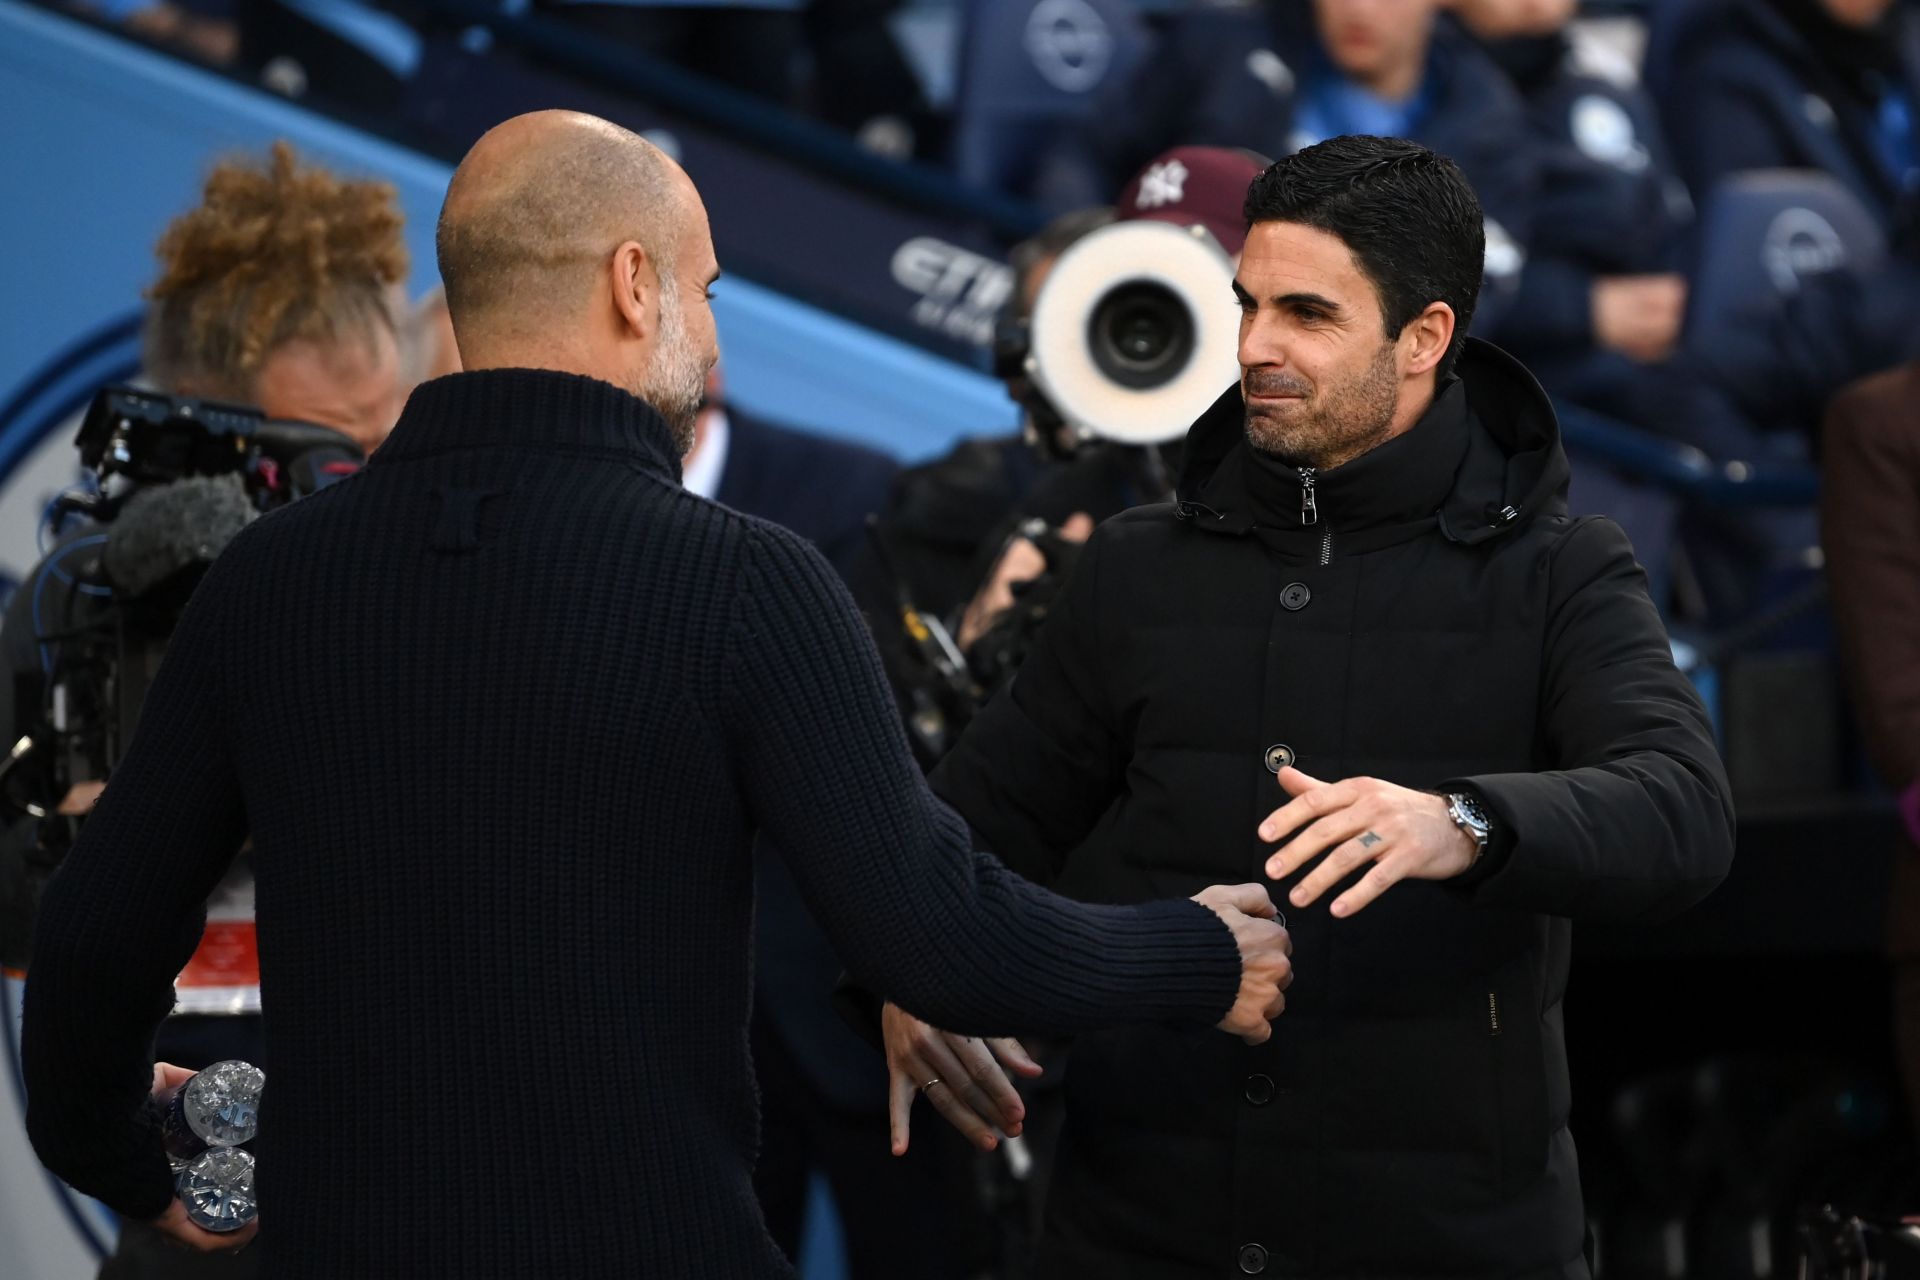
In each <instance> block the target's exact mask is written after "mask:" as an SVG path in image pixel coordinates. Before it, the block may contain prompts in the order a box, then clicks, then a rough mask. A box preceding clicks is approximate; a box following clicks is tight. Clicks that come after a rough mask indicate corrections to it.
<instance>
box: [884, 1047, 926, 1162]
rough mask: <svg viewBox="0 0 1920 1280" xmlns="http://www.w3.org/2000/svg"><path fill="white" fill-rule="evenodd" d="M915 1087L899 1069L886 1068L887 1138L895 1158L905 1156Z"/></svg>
mask: <svg viewBox="0 0 1920 1280" xmlns="http://www.w3.org/2000/svg"><path fill="white" fill-rule="evenodd" d="M926 1078H927V1077H925V1076H923V1077H921V1079H926ZM917 1087H918V1086H917V1083H916V1082H915V1081H913V1080H909V1079H908V1078H907V1073H906V1072H905V1071H902V1070H901V1069H900V1068H899V1067H894V1066H889V1067H888V1068H887V1136H888V1138H889V1139H891V1141H892V1145H893V1154H895V1155H897V1156H903V1155H905V1154H907V1142H908V1129H909V1127H910V1126H911V1125H912V1123H913V1120H912V1116H913V1093H914V1090H915V1088H917Z"/></svg>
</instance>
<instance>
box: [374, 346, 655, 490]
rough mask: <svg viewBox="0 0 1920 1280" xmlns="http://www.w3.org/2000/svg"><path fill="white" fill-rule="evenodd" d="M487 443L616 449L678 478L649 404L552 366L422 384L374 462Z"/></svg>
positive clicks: (495, 445)
mask: <svg viewBox="0 0 1920 1280" xmlns="http://www.w3.org/2000/svg"><path fill="white" fill-rule="evenodd" d="M486 448H510V449H574V450H591V451H595V452H604V453H622V454H626V455H629V456H630V457H632V458H633V460H634V461H635V462H637V463H639V464H640V465H641V466H643V467H645V468H646V469H647V470H649V471H653V472H656V473H658V474H660V475H663V476H666V477H668V478H669V479H672V480H673V481H674V482H676V483H678V482H679V480H680V455H679V451H678V450H677V449H676V448H675V447H674V440H673V432H672V431H671V430H670V429H669V428H668V426H667V424H666V421H665V420H664V419H663V418H661V416H660V415H659V413H658V412H657V411H655V409H654V408H653V406H652V405H649V404H648V403H647V402H646V401H644V400H642V399H640V398H639V397H638V396H635V395H633V394H631V393H630V392H627V391H623V390H621V389H620V388H619V387H616V386H614V385H613V384H612V383H608V382H601V381H600V380H598V379H597V378H588V377H582V376H581V375H579V374H574V373H561V372H558V371H556V370H552V369H483V370H480V371H478V372H476V373H453V374H448V375H447V376H446V377H444V378H435V379H434V380H433V381H431V382H426V383H422V384H421V385H420V386H418V387H416V388H415V389H414V392H413V395H412V396H411V397H410V398H409V399H408V400H407V407H406V408H405V409H404V410H403V411H402V412H401V414H400V421H399V423H398V424H396V425H395V427H394V429H393V434H392V435H390V436H388V437H387V441H386V443H385V444H383V445H381V446H380V449H379V451H378V452H377V453H375V454H374V458H373V460H374V462H376V463H378V462H387V461H403V460H405V459H408V458H419V457H425V456H427V455H429V454H435V453H446V452H448V451H450V450H455V449H486Z"/></svg>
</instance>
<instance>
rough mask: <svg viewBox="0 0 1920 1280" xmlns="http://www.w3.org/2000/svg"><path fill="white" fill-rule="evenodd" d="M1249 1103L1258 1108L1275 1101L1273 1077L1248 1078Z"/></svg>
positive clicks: (1253, 1076)
mask: <svg viewBox="0 0 1920 1280" xmlns="http://www.w3.org/2000/svg"><path fill="white" fill-rule="evenodd" d="M1246 1095H1247V1101H1248V1102H1250V1103H1252V1104H1253V1105H1254V1106H1256V1107H1264V1106H1266V1105H1267V1104H1268V1103H1269V1102H1272V1101H1273V1077H1272V1076H1265V1075H1252V1076H1248V1077H1247V1088H1246Z"/></svg>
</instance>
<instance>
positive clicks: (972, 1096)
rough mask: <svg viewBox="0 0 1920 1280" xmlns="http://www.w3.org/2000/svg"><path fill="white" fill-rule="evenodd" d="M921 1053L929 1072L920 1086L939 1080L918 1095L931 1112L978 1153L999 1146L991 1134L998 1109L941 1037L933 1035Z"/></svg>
mask: <svg viewBox="0 0 1920 1280" xmlns="http://www.w3.org/2000/svg"><path fill="white" fill-rule="evenodd" d="M922 1050H923V1053H924V1056H925V1058H926V1062H927V1066H928V1067H929V1068H931V1070H930V1071H929V1072H928V1073H927V1075H926V1077H924V1079H923V1080H922V1083H925V1081H926V1080H931V1079H933V1078H934V1077H935V1076H938V1077H939V1079H940V1083H939V1084H937V1085H934V1086H933V1087H931V1088H928V1089H922V1090H921V1091H920V1092H921V1093H923V1094H924V1095H926V1099H927V1101H928V1102H931V1103H932V1104H933V1109H934V1110H935V1111H938V1112H939V1113H940V1114H941V1115H942V1116H943V1117H945V1118H946V1121H947V1123H948V1124H950V1125H952V1126H953V1127H954V1128H956V1129H958V1130H959V1131H960V1132H961V1133H963V1134H965V1135H966V1139H967V1141H968V1142H971V1143H973V1144H974V1145H975V1146H977V1147H979V1148H980V1149H981V1150H982V1151H991V1150H993V1149H994V1148H995V1147H997V1146H999V1145H1000V1141H999V1139H998V1137H996V1136H995V1134H994V1131H993V1130H994V1126H995V1125H996V1124H998V1123H999V1120H1000V1109H999V1108H998V1107H997V1106H995V1105H994V1103H993V1101H992V1099H990V1098H988V1097H987V1095H986V1094H985V1092H983V1091H982V1090H981V1089H980V1087H979V1086H978V1085H976V1084H974V1083H973V1079H972V1077H971V1076H969V1075H968V1074H967V1069H966V1067H965V1066H964V1065H962V1063H961V1062H960V1059H958V1058H957V1057H955V1056H954V1054H953V1051H952V1050H951V1049H949V1048H948V1047H947V1045H946V1042H945V1039H944V1036H942V1035H939V1034H936V1035H935V1037H934V1038H933V1041H932V1042H931V1043H928V1044H925V1045H923V1046H922Z"/></svg>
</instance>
